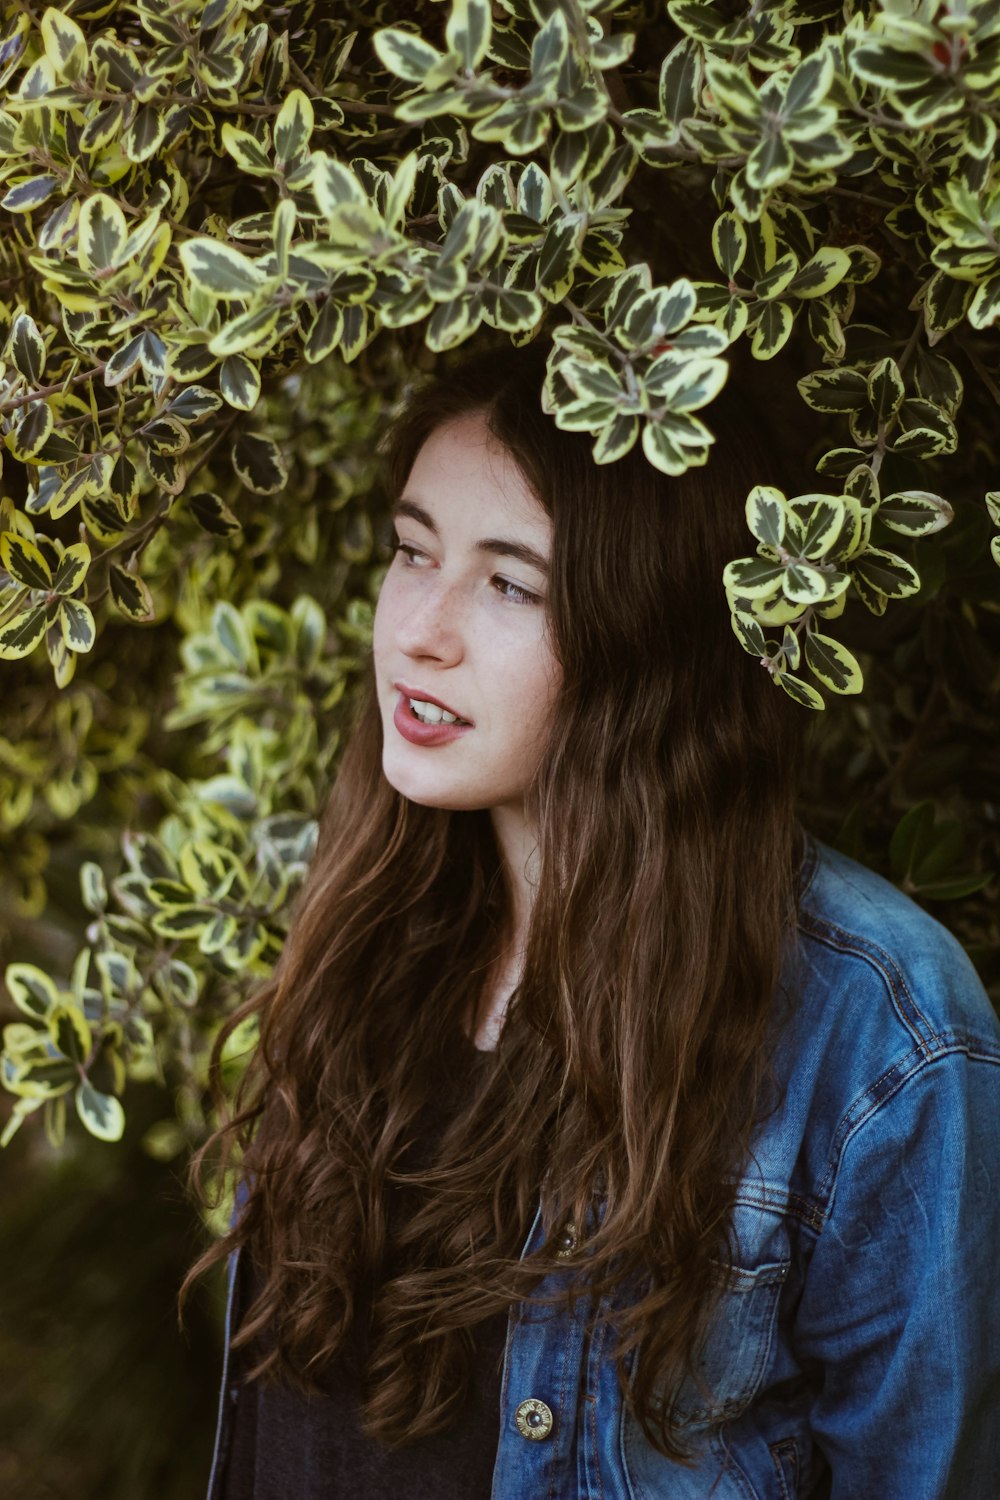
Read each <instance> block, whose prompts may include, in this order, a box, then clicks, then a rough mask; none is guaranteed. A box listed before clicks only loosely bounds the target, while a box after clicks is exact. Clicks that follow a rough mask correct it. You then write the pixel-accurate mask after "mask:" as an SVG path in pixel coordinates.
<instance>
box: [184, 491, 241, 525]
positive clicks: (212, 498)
mask: <svg viewBox="0 0 1000 1500" xmlns="http://www.w3.org/2000/svg"><path fill="white" fill-rule="evenodd" d="M187 503H188V505H189V506H190V508H191V514H192V515H193V516H194V518H195V520H196V521H197V522H198V525H199V526H202V527H204V529H205V530H206V531H209V532H211V533H212V535H213V536H231V535H232V534H233V533H234V532H236V531H240V530H241V529H242V525H241V522H240V521H239V520H237V518H236V516H234V515H233V512H232V511H231V510H230V509H229V506H228V505H227V504H226V503H225V501H224V500H222V499H221V498H220V496H218V495H215V494H212V493H211V491H208V490H200V491H199V492H198V493H197V494H194V495H191V496H190V497H189V498H188V501H187Z"/></svg>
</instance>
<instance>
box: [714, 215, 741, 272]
mask: <svg viewBox="0 0 1000 1500" xmlns="http://www.w3.org/2000/svg"><path fill="white" fill-rule="evenodd" d="M746 252H747V232H746V229H745V228H744V226H743V221H742V220H741V219H740V216H739V214H734V213H724V214H721V215H720V217H719V218H717V219H716V221H715V224H714V225H713V226H712V254H713V255H714V256H715V263H716V265H717V266H718V267H719V269H720V271H724V272H725V274H726V275H727V276H729V277H733V276H735V275H736V272H737V271H738V270H739V268H740V266H741V265H742V264H743V257H744V255H746Z"/></svg>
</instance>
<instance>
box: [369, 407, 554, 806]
mask: <svg viewBox="0 0 1000 1500" xmlns="http://www.w3.org/2000/svg"><path fill="white" fill-rule="evenodd" d="M403 496H404V497H405V498H407V499H410V500H413V501H414V502H416V503H417V504H418V505H419V506H420V507H421V508H422V509H423V510H425V511H427V512H428V513H429V514H430V516H431V517H432V519H433V520H434V523H435V525H436V527H437V531H438V535H436V536H435V535H434V534H433V533H432V532H431V531H430V530H429V529H428V528H427V527H426V526H424V525H422V524H421V523H420V522H419V521H417V520H415V519H413V518H412V517H409V516H400V517H399V518H398V520H397V532H398V536H399V539H400V542H401V543H403V544H404V545H405V546H407V547H410V548H412V549H414V554H416V555H413V554H411V555H407V554H406V553H405V552H404V551H402V550H400V551H398V552H397V553H396V555H395V557H394V558H393V561H392V565H391V566H390V568H389V570H388V572H387V574H386V577H385V581H384V583H383V585H382V590H381V593H380V595H379V600H378V606H377V608H376V611H375V626H374V643H373V649H374V662H375V675H376V682H377V691H378V701H379V708H380V711H381V715H382V730H383V736H384V740H383V756H382V767H383V771H384V773H385V776H386V778H387V780H388V781H389V782H390V783H391V785H392V786H394V787H395V788H396V790H397V791H399V792H400V793H402V795H403V796H405V797H408V798H409V799H410V800H411V801H414V802H419V803H422V804H424V805H425V806H429V807H444V808H450V809H454V810H459V809H464V810H471V809H475V808H489V809H491V810H493V812H494V814H497V813H498V812H500V813H501V814H502V810H504V809H508V810H509V812H510V813H513V814H514V815H515V817H516V815H517V813H518V812H520V810H521V809H522V806H523V797H524V792H525V789H526V787H527V786H528V784H529V782H530V780H531V777H532V776H533V774H534V772H535V770H536V768H537V765H538V757H539V754H540V753H541V750H542V747H543V745H544V743H545V737H546V735H547V731H548V727H549V724H550V721H551V716H552V710H553V705H554V703H555V699H556V695H557V693H558V690H559V683H560V678H561V674H560V670H559V666H558V663H557V661H556V659H555V655H554V653H553V651H552V648H551V643H550V640H549V636H548V631H547V618H546V608H545V603H544V599H545V592H546V580H545V577H544V575H543V574H542V573H540V572H539V571H538V570H537V569H536V568H534V567H532V566H529V565H528V564H526V563H524V562H521V561H518V560H515V559H514V558H512V557H505V556H497V555H494V554H490V553H484V552H477V551H476V550H475V543H476V542H477V540H479V539H480V538H483V537H505V538H512V539H514V540H516V541H518V542H521V543H523V544H525V545H527V546H530V547H533V548H535V550H536V551H538V552H540V553H542V554H543V555H544V556H546V557H548V556H549V555H550V552H551V538H552V523H551V521H550V519H549V517H548V515H547V514H546V512H545V510H544V509H543V508H542V506H541V505H540V504H539V503H538V501H537V500H536V499H535V498H534V496H533V495H532V493H531V491H530V490H529V488H528V486H527V483H526V482H525V479H524V477H523V475H522V474H521V472H520V470H519V469H518V467H517V465H516V464H515V462H514V461H513V459H512V458H511V457H510V456H509V455H508V454H507V453H506V451H505V450H504V449H502V448H501V447H499V446H498V445H497V444H496V442H495V440H494V439H493V438H491V437H490V435H489V433H488V431H487V429H486V426H485V423H484V421H483V418H482V417H481V416H480V415H470V416H466V417H461V418H458V419H455V420H453V421H451V422H449V423H447V424H446V425H445V426H443V427H440V428H438V429H437V430H436V431H435V432H433V433H432V434H431V436H430V437H429V438H428V439H427V441H426V442H425V443H424V445H423V447H422V448H421V449H420V452H419V453H418V454H417V457H416V460H415V461H414V464H413V468H412V470H411V471H410V475H409V477H408V479H407V482H406V484H405V485H404V487H403ZM511 585H516V586H517V587H519V588H520V589H522V590H525V591H528V592H530V593H531V594H534V595H536V596H537V597H538V600H539V602H533V601H531V602H522V601H520V600H519V599H518V598H517V596H516V595H515V594H514V593H513V591H512V589H511ZM396 679H401V680H402V681H404V682H406V683H408V684H410V685H411V686H413V687H418V688H423V689H424V690H425V691H426V692H428V693H431V694H433V695H434V697H436V698H439V699H440V700H441V702H442V703H446V704H448V705H449V707H451V708H452V709H453V710H455V711H456V712H457V713H458V714H459V715H460V716H461V717H462V718H464V719H469V720H471V721H472V723H473V725H474V728H472V729H470V730H468V731H466V732H465V733H464V734H463V735H461V736H460V737H459V738H457V739H455V740H453V741H452V742H451V743H450V744H444V745H434V746H428V745H414V744H411V743H409V742H408V741H407V740H405V739H404V738H403V736H402V735H401V734H400V733H399V730H398V729H397V728H396V726H395V724H394V723H393V713H394V712H395V709H396V704H397V701H398V693H397V690H396V689H395V688H394V687H393V686H392V683H393V681H394V680H396Z"/></svg>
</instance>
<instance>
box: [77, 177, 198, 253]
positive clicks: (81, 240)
mask: <svg viewBox="0 0 1000 1500" xmlns="http://www.w3.org/2000/svg"><path fill="white" fill-rule="evenodd" d="M127 239H128V229H127V226H126V223H125V214H124V212H123V211H122V209H121V207H120V205H119V204H118V203H116V202H115V200H114V199H113V198H109V197H108V196H107V194H106V193H94V194H93V196H92V197H90V198H87V199H86V200H85V201H84V204H83V207H82V208H81V210H80V219H79V223H78V236H77V251H76V253H77V259H78V261H79V263H80V266H81V267H82V269H83V270H84V271H108V270H112V269H114V268H116V267H117V266H118V264H119V259H120V257H121V253H122V250H123V249H124V246H125V241H126V240H127ZM182 253H183V252H182Z"/></svg>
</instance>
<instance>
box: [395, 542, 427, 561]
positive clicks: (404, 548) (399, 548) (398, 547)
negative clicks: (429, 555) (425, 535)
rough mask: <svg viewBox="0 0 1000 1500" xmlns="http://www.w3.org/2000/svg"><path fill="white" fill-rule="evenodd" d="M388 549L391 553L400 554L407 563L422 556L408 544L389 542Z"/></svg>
mask: <svg viewBox="0 0 1000 1500" xmlns="http://www.w3.org/2000/svg"><path fill="white" fill-rule="evenodd" d="M389 547H390V549H391V550H392V552H393V553H396V552H402V553H403V555H404V556H405V557H406V559H407V561H408V562H412V561H413V559H414V558H415V557H421V556H422V555H423V554H422V553H420V552H419V551H418V550H417V548H416V547H411V546H410V544H409V543H408V542H399V541H394V542H390V543H389Z"/></svg>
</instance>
